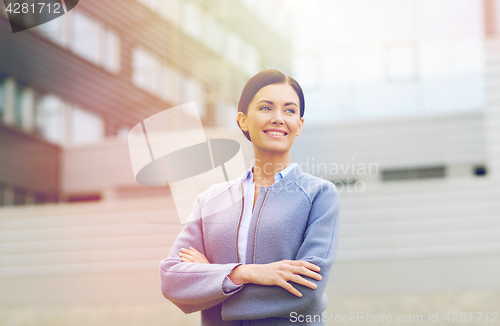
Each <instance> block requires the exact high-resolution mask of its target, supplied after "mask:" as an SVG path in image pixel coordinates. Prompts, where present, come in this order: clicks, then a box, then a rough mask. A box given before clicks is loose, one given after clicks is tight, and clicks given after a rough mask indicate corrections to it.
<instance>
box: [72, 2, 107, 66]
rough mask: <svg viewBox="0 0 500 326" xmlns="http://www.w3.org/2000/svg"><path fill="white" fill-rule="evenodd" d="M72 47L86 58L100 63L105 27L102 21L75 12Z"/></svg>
mask: <svg viewBox="0 0 500 326" xmlns="http://www.w3.org/2000/svg"><path fill="white" fill-rule="evenodd" d="M72 18H73V19H72V21H71V22H72V38H71V49H72V50H73V51H74V52H75V53H77V54H78V55H80V56H82V57H84V58H85V59H87V60H89V61H91V62H93V63H95V64H98V63H99V52H100V48H99V46H100V44H99V43H100V42H99V38H100V37H101V36H102V35H103V28H102V26H101V24H100V23H98V22H97V21H95V20H93V19H91V18H90V17H88V16H87V15H84V14H82V13H81V12H78V11H77V12H74V13H73V17H72Z"/></svg>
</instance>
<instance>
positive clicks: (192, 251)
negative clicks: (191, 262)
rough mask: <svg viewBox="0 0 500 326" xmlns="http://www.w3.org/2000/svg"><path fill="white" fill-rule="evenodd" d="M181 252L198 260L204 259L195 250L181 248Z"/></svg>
mask: <svg viewBox="0 0 500 326" xmlns="http://www.w3.org/2000/svg"><path fill="white" fill-rule="evenodd" d="M181 251H182V252H184V253H186V254H189V255H191V256H194V257H198V258H200V259H201V258H202V257H205V256H204V255H203V254H202V253H201V252H199V251H198V250H196V249H195V248H193V247H189V249H184V248H182V249H181Z"/></svg>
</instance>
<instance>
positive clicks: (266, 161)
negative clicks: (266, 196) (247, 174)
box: [252, 150, 292, 187]
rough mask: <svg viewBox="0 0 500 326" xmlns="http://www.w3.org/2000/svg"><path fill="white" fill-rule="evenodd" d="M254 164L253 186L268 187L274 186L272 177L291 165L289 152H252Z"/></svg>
mask: <svg viewBox="0 0 500 326" xmlns="http://www.w3.org/2000/svg"><path fill="white" fill-rule="evenodd" d="M254 154H255V164H254V167H253V171H252V172H253V181H254V182H255V184H257V185H259V186H262V187H268V186H271V185H273V184H274V175H275V174H276V173H278V172H280V171H282V170H283V169H285V168H286V167H287V166H289V165H290V164H292V161H291V159H290V151H287V152H285V153H275V152H264V153H263V152H260V151H256V150H254Z"/></svg>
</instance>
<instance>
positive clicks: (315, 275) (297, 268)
mask: <svg viewBox="0 0 500 326" xmlns="http://www.w3.org/2000/svg"><path fill="white" fill-rule="evenodd" d="M291 271H292V272H293V273H294V274H299V275H304V276H307V277H310V278H312V279H315V280H317V281H321V279H322V278H323V277H322V276H321V275H320V274H319V273H317V272H315V271H312V270H310V269H308V268H306V267H304V266H294V267H292V269H291Z"/></svg>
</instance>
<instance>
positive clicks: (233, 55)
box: [224, 31, 242, 67]
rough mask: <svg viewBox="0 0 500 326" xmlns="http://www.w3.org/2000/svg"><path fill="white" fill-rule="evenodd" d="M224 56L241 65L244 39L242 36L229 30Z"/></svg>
mask: <svg viewBox="0 0 500 326" xmlns="http://www.w3.org/2000/svg"><path fill="white" fill-rule="evenodd" d="M225 46H226V47H225V51H224V57H225V58H226V60H228V61H229V62H230V63H232V64H233V65H235V66H236V67H239V66H240V63H241V54H242V41H241V39H240V37H239V36H238V35H237V34H236V33H234V32H231V31H227V39H226V44H225Z"/></svg>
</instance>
